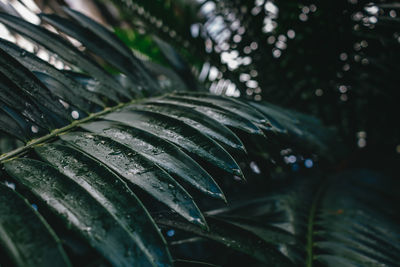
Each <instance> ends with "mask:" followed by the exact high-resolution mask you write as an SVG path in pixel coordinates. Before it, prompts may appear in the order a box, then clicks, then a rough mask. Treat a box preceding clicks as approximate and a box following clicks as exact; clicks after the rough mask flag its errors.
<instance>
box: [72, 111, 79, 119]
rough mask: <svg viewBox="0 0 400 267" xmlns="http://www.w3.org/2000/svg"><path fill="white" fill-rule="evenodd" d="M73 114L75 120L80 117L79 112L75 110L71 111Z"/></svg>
mask: <svg viewBox="0 0 400 267" xmlns="http://www.w3.org/2000/svg"><path fill="white" fill-rule="evenodd" d="M71 116H72V118H73V119H74V120H77V119H79V112H78V111H76V110H74V111H72V112H71Z"/></svg>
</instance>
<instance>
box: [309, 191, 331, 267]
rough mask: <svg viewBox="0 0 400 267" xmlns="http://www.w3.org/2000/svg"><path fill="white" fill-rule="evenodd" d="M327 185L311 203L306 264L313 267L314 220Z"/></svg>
mask: <svg viewBox="0 0 400 267" xmlns="http://www.w3.org/2000/svg"><path fill="white" fill-rule="evenodd" d="M325 188H326V185H322V186H321V187H320V188H319V189H318V191H317V195H316V196H315V198H314V201H313V203H312V205H311V210H310V216H309V217H308V223H307V225H308V227H307V261H306V266H307V267H312V265H313V242H314V241H313V234H314V222H315V215H316V212H317V206H318V203H319V201H320V199H321V196H322V193H323V192H324V191H325Z"/></svg>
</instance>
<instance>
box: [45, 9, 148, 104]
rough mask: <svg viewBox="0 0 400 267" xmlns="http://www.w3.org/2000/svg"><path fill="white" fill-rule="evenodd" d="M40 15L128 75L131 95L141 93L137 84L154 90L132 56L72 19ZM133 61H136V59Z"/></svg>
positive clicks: (146, 75)
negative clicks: (128, 55)
mask: <svg viewBox="0 0 400 267" xmlns="http://www.w3.org/2000/svg"><path fill="white" fill-rule="evenodd" d="M40 17H41V18H42V19H43V20H44V21H45V22H47V23H49V24H50V25H52V26H54V27H55V28H57V29H59V30H61V31H62V32H64V33H66V34H68V35H69V36H71V37H73V38H75V39H77V40H80V42H82V44H83V45H84V46H85V47H87V48H88V49H89V50H91V51H92V52H94V53H95V54H96V55H98V56H100V57H101V58H103V59H105V60H106V61H107V62H109V63H111V64H112V65H113V66H114V67H116V68H118V69H119V70H120V71H122V72H124V73H125V74H126V75H128V77H129V82H130V83H131V84H132V86H129V91H131V93H132V94H133V95H136V96H140V95H141V92H140V89H139V88H138V85H140V86H142V88H145V89H146V90H150V88H151V89H153V90H155V89H154V88H156V87H155V86H152V85H153V83H150V84H149V83H148V82H147V83H146V82H145V81H148V80H149V79H150V78H148V74H147V73H145V71H144V70H143V68H141V66H140V65H141V64H133V62H132V59H131V58H132V56H131V57H127V56H126V55H124V54H122V53H120V52H119V51H118V50H116V49H115V48H114V47H113V46H111V45H109V44H108V42H104V40H103V39H102V38H100V37H99V36H98V35H97V34H96V33H94V32H92V31H91V30H90V29H88V28H84V27H82V26H80V25H79V24H77V23H75V22H73V21H70V20H68V19H65V18H62V17H59V16H57V15H54V14H41V15H40ZM135 61H136V62H137V60H135Z"/></svg>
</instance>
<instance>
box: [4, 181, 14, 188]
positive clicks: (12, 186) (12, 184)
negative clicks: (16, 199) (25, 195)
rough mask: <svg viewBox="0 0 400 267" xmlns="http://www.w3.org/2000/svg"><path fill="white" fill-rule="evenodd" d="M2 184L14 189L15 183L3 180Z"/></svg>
mask: <svg viewBox="0 0 400 267" xmlns="http://www.w3.org/2000/svg"><path fill="white" fill-rule="evenodd" d="M4 184H5V185H6V186H7V187H9V188H11V189H12V190H15V184H14V183H13V182H9V181H5V182H4Z"/></svg>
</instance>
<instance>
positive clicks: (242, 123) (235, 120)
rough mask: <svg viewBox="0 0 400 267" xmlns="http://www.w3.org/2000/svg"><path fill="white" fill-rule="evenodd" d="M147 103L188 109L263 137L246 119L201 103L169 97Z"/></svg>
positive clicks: (258, 129) (260, 131) (255, 126)
mask: <svg viewBox="0 0 400 267" xmlns="http://www.w3.org/2000/svg"><path fill="white" fill-rule="evenodd" d="M147 103H149V104H157V103H161V104H170V105H175V106H182V107H188V108H191V109H194V110H196V111H198V112H199V113H202V114H205V115H207V116H208V117H209V118H211V119H214V120H216V121H219V122H220V123H221V124H223V125H225V126H227V127H230V128H233V129H239V130H242V131H245V132H247V133H250V134H258V135H263V132H262V130H261V129H260V128H258V127H257V125H255V124H254V123H253V122H251V121H250V120H248V119H246V118H242V117H240V116H238V115H236V114H234V113H230V112H227V111H223V110H220V109H217V108H210V107H204V106H203V105H202V103H198V102H195V101H180V100H179V99H176V100H174V99H171V98H170V97H168V96H167V97H164V98H162V99H154V100H153V99H151V100H149V101H148V102H147Z"/></svg>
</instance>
